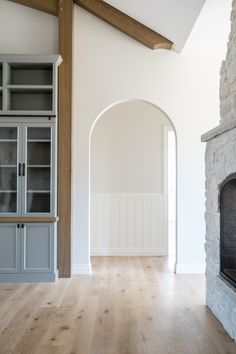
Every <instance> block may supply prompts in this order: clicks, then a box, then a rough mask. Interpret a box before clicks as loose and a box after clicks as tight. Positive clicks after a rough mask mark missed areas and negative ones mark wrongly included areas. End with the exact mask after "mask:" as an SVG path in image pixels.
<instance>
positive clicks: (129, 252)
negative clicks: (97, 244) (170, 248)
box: [91, 248, 165, 257]
mask: <svg viewBox="0 0 236 354" xmlns="http://www.w3.org/2000/svg"><path fill="white" fill-rule="evenodd" d="M91 256H121V257H122V256H149V257H151V256H154V257H155V256H165V250H164V249H161V248H130V249H129V248H124V249H122V248H105V249H92V250H91Z"/></svg>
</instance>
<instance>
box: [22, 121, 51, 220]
mask: <svg viewBox="0 0 236 354" xmlns="http://www.w3.org/2000/svg"><path fill="white" fill-rule="evenodd" d="M27 163H28V165H27V213H49V212H50V209H51V205H50V193H51V166H50V164H51V128H28V129H27Z"/></svg>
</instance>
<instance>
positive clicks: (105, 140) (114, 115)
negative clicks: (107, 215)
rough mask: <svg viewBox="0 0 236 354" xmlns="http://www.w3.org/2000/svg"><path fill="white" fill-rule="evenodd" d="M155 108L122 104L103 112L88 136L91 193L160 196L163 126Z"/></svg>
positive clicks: (136, 103)
mask: <svg viewBox="0 0 236 354" xmlns="http://www.w3.org/2000/svg"><path fill="white" fill-rule="evenodd" d="M168 124H170V123H169V121H168V119H167V118H166V116H165V115H164V114H163V113H162V112H161V111H160V110H158V109H156V107H154V106H152V105H150V104H147V103H145V102H141V101H133V102H125V103H121V104H120V105H116V106H115V107H112V108H111V109H109V110H108V111H106V112H105V113H104V114H103V115H102V117H101V119H99V121H98V122H97V124H96V125H95V127H94V129H93V132H92V136H91V192H92V193H163V170H164V163H163V156H164V149H163V126H164V125H168Z"/></svg>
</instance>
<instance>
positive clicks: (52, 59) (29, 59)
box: [0, 54, 62, 65]
mask: <svg viewBox="0 0 236 354" xmlns="http://www.w3.org/2000/svg"><path fill="white" fill-rule="evenodd" d="M0 62H2V63H3V62H9V63H18V62H19V63H52V64H55V65H60V64H61V63H62V57H61V56H60V55H58V54H55V55H54V54H53V55H44V54H35V55H34V54H0Z"/></svg>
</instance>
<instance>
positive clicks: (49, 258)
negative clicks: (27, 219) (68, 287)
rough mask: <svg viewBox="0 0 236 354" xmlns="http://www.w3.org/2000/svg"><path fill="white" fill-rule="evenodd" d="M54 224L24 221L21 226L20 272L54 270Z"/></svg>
mask: <svg viewBox="0 0 236 354" xmlns="http://www.w3.org/2000/svg"><path fill="white" fill-rule="evenodd" d="M54 259H55V241H54V224H44V223H42V224H41V223H35V224H34V223H31V224H30V223H26V224H23V227H22V228H21V272H22V273H46V272H53V271H55V269H54V267H55V266H54V265H55V261H54Z"/></svg>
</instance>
